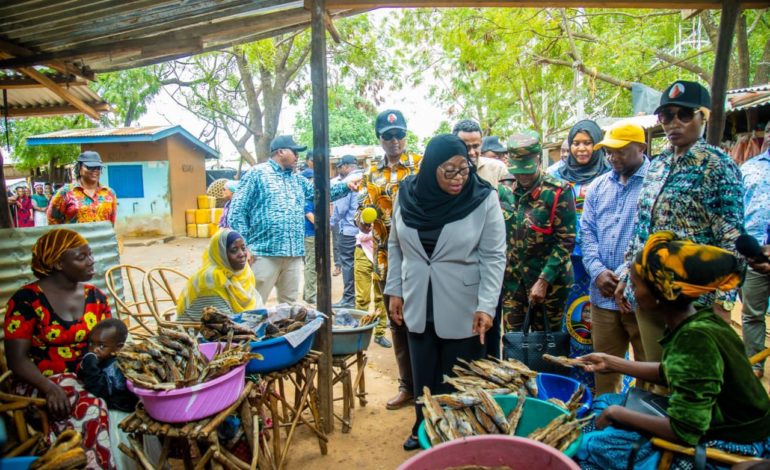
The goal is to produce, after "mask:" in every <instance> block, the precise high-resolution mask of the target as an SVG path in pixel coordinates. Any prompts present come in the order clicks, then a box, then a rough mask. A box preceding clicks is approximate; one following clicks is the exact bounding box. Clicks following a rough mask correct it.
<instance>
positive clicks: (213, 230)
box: [209, 223, 219, 237]
mask: <svg viewBox="0 0 770 470" xmlns="http://www.w3.org/2000/svg"><path fill="white" fill-rule="evenodd" d="M218 230H219V225H218V224H215V223H211V224H209V236H210V237H213V236H214V234H215V233H217V231H218Z"/></svg>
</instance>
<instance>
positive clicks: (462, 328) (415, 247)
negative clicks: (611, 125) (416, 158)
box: [384, 134, 505, 450]
mask: <svg viewBox="0 0 770 470" xmlns="http://www.w3.org/2000/svg"><path fill="white" fill-rule="evenodd" d="M388 266H389V270H388V279H387V282H386V285H385V292H384V293H385V294H387V295H389V296H390V305H389V313H390V320H391V321H392V322H395V323H396V324H398V325H401V324H402V323H406V326H407V329H408V340H409V353H410V357H411V362H412V373H413V376H414V396H415V397H418V396H420V395H421V394H422V390H423V387H428V389H429V390H430V391H431V392H434V393H444V392H451V391H452V390H451V387H449V386H448V385H447V384H444V383H443V376H444V375H451V374H452V366H453V365H454V364H456V363H457V360H458V359H465V360H473V359H478V358H481V357H484V355H485V352H486V347H485V346H484V333H485V332H486V330H488V329H489V328H490V327H491V326H492V319H493V318H494V315H495V307H496V306H497V301H498V298H499V296H500V287H501V285H502V281H503V271H504V269H505V224H504V222H503V215H502V212H501V210H500V203H499V201H498V198H497V192H496V191H494V190H493V189H492V187H491V186H490V185H489V184H488V183H485V182H483V181H482V180H481V179H479V177H478V176H477V175H476V171H475V169H474V167H473V165H472V164H471V162H470V160H469V159H468V153H467V151H466V148H465V144H464V143H463V141H462V140H460V139H459V138H458V137H457V136H454V135H450V134H445V135H439V136H436V137H434V138H433V139H431V141H430V142H429V143H428V146H427V148H426V149H425V156H424V157H423V160H422V166H421V169H420V173H418V174H417V175H416V176H413V177H410V178H407V179H406V180H404V182H403V183H402V188H401V190H400V191H399V193H398V198H397V200H396V203H395V205H394V207H393V222H392V226H391V232H390V238H389V239H388ZM477 336H478V337H477ZM415 414H416V420H415V424H414V426H413V427H412V433H411V436H410V437H409V438H408V439H407V440H406V442H405V443H404V449H406V450H413V449H417V448H418V447H419V444H418V442H417V438H416V435H417V427H418V426H419V424H420V421H422V407H421V405H417V404H415Z"/></svg>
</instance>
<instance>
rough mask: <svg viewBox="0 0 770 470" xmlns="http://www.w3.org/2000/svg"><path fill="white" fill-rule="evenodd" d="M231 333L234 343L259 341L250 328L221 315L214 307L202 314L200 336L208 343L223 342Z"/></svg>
mask: <svg viewBox="0 0 770 470" xmlns="http://www.w3.org/2000/svg"><path fill="white" fill-rule="evenodd" d="M230 332H232V333H233V341H235V342H238V343H240V342H243V341H255V340H256V339H257V337H256V335H255V334H254V332H253V331H251V330H250V329H249V328H248V327H246V326H244V325H241V324H239V323H236V322H234V321H233V320H232V319H231V318H230V317H229V316H228V315H226V314H224V313H221V312H220V311H219V310H217V309H216V308H214V307H206V308H204V309H203V312H202V314H201V326H200V334H201V336H203V337H204V338H206V341H222V339H224V338H226V337H227V335H228V334H230Z"/></svg>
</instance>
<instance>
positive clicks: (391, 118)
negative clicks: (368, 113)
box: [388, 113, 396, 124]
mask: <svg viewBox="0 0 770 470" xmlns="http://www.w3.org/2000/svg"><path fill="white" fill-rule="evenodd" d="M388 122H389V123H391V124H393V123H394V122H396V115H395V114H393V113H390V114H388Z"/></svg>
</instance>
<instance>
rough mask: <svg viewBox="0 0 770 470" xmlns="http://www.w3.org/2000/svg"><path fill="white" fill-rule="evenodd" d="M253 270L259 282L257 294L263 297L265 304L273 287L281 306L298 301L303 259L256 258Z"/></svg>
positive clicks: (287, 257)
mask: <svg viewBox="0 0 770 470" xmlns="http://www.w3.org/2000/svg"><path fill="white" fill-rule="evenodd" d="M251 270H252V271H253V272H254V278H255V279H256V281H257V292H259V295H261V296H262V301H263V302H264V303H265V304H267V298H268V297H269V296H270V292H271V291H272V290H273V287H275V290H276V295H277V297H278V303H279V304H282V303H294V302H296V301H297V296H298V295H299V273H300V271H301V270H302V257H300V256H255V257H254V263H252V265H251Z"/></svg>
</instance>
